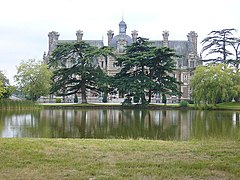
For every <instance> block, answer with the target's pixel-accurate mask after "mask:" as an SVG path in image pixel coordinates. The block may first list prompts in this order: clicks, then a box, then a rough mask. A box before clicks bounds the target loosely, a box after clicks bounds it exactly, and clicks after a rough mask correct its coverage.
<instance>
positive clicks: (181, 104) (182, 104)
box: [180, 101, 188, 107]
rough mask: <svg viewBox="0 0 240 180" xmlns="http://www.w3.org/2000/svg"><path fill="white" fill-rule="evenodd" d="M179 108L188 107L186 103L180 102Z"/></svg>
mask: <svg viewBox="0 0 240 180" xmlns="http://www.w3.org/2000/svg"><path fill="white" fill-rule="evenodd" d="M180 107H188V102H187V101H181V102H180Z"/></svg>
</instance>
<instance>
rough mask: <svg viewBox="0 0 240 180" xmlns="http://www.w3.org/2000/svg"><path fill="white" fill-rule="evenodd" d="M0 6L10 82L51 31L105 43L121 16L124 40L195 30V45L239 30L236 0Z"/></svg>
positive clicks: (35, 1)
mask: <svg viewBox="0 0 240 180" xmlns="http://www.w3.org/2000/svg"><path fill="white" fill-rule="evenodd" d="M0 7H1V10H0V61H1V64H0V70H3V71H4V72H5V74H6V76H7V77H8V78H9V79H10V81H11V83H13V78H12V77H13V76H14V75H15V74H16V66H18V65H19V64H20V62H21V61H22V60H28V59H33V58H35V59H39V60H40V59H42V56H43V53H44V51H47V50H48V32H50V31H57V32H59V33H60V37H59V39H76V35H75V33H76V31H77V30H79V29H80V30H83V31H84V35H83V39H86V40H91V39H93V40H101V39H104V41H105V42H106V40H107V35H106V33H107V31H108V30H110V29H111V30H114V32H115V34H118V23H119V22H120V21H121V20H122V15H123V18H124V21H125V22H126V24H127V27H128V29H127V34H128V35H130V34H131V31H132V30H137V31H138V33H139V36H143V37H146V38H149V39H150V40H161V39H162V31H164V30H168V31H169V33H170V35H169V39H170V40H186V39H187V37H186V35H187V33H189V32H190V31H196V32H197V34H198V42H200V41H201V40H202V39H203V38H204V37H206V36H207V34H208V33H209V32H210V31H212V30H220V29H223V28H236V29H238V30H240V27H239V26H240V24H239V23H240V0H164V1H163V0H147V1H146V0H119V1H116V0H101V1H100V0H85V1H81V0H1V6H0ZM237 34H239V33H237ZM199 49H201V46H200V44H199Z"/></svg>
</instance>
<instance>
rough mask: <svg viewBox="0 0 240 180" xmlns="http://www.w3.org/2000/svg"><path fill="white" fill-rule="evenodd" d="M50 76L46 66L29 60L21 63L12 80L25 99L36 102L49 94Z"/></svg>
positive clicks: (50, 73)
mask: <svg viewBox="0 0 240 180" xmlns="http://www.w3.org/2000/svg"><path fill="white" fill-rule="evenodd" d="M51 76H52V72H51V71H50V70H49V68H48V66H47V65H46V64H43V63H41V62H40V61H36V60H35V59H30V60H28V61H22V62H21V64H20V66H18V67H17V74H16V75H15V76H14V78H15V80H16V81H17V84H18V87H19V88H20V90H21V91H22V93H23V94H24V95H25V97H26V98H27V99H29V100H33V101H36V100H37V99H38V98H39V97H40V96H46V95H48V94H49V93H50V88H51Z"/></svg>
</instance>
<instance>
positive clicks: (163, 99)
mask: <svg viewBox="0 0 240 180" xmlns="http://www.w3.org/2000/svg"><path fill="white" fill-rule="evenodd" d="M162 103H164V104H166V103H167V97H166V95H165V94H162Z"/></svg>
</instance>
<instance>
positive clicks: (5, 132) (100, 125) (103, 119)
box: [0, 109, 240, 141]
mask: <svg viewBox="0 0 240 180" xmlns="http://www.w3.org/2000/svg"><path fill="white" fill-rule="evenodd" d="M0 137H36V138H123V139H125V138H133V139H138V138H145V139H161V140H180V141H181V140H189V139H206V138H211V137H219V138H231V139H240V112H236V111H195V110H184V111H182V110H125V109H124V110H116V109H97V110H92V109H91V110H86V109H85V110H79V109H72V110H69V109H65V110H61V109H53V110H40V111H34V112H29V111H27V112H25V111H19V112H6V111H0Z"/></svg>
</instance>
